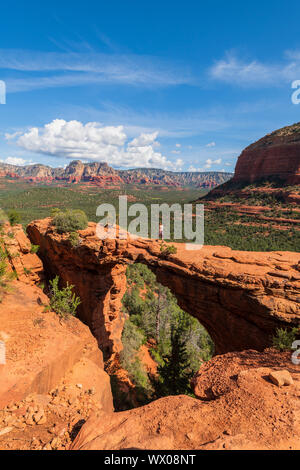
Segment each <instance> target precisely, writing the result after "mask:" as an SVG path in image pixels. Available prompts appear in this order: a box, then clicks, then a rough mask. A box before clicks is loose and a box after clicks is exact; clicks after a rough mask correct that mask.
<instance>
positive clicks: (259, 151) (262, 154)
mask: <svg viewBox="0 0 300 470" xmlns="http://www.w3.org/2000/svg"><path fill="white" fill-rule="evenodd" d="M267 177H276V178H280V179H282V181H283V182H285V183H287V184H291V185H295V184H300V123H297V124H294V125H292V126H287V127H283V128H282V129H279V130H276V131H274V132H272V133H271V134H267V135H266V136H265V137H263V138H262V139H260V140H258V141H257V142H255V143H254V144H252V145H250V146H249V147H247V148H246V149H245V150H243V152H242V153H241V155H240V156H239V158H238V161H237V164H236V167H235V173H234V177H233V180H232V181H248V182H251V183H252V182H254V181H257V180H259V179H261V178H267Z"/></svg>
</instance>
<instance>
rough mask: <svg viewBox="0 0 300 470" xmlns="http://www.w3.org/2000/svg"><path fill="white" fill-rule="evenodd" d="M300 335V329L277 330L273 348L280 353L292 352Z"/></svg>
mask: <svg viewBox="0 0 300 470" xmlns="http://www.w3.org/2000/svg"><path fill="white" fill-rule="evenodd" d="M298 335H299V328H291V329H290V330H287V329H286V328H277V330H276V335H275V336H273V338H272V344H273V347H274V348H276V349H278V350H279V351H285V350H287V349H288V350H291V349H292V344H293V342H294V341H295V340H296V338H297V336H298Z"/></svg>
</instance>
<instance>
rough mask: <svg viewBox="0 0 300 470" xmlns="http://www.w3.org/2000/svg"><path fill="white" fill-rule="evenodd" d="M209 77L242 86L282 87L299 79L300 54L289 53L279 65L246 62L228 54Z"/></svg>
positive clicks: (213, 68) (218, 62)
mask: <svg viewBox="0 0 300 470" xmlns="http://www.w3.org/2000/svg"><path fill="white" fill-rule="evenodd" d="M209 75H210V76H211V77H212V78H213V79H216V80H220V81H223V82H227V83H231V84H237V85H240V86H262V85H265V86H266V85H273V86H280V85H282V84H283V83H286V82H290V81H292V80H294V79H295V78H298V77H299V75H300V52H298V51H288V52H287V53H286V57H285V58H284V59H283V60H282V61H281V62H278V63H262V62H259V61H257V60H252V61H248V62H246V61H242V60H240V59H238V58H237V57H235V56H234V55H232V54H227V55H226V57H225V59H222V60H219V61H217V62H216V63H215V64H214V65H213V66H212V67H211V68H210V70H209Z"/></svg>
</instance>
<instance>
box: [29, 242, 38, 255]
mask: <svg viewBox="0 0 300 470" xmlns="http://www.w3.org/2000/svg"><path fill="white" fill-rule="evenodd" d="M39 247H40V245H33V244H31V248H30V253H37V252H38V251H39Z"/></svg>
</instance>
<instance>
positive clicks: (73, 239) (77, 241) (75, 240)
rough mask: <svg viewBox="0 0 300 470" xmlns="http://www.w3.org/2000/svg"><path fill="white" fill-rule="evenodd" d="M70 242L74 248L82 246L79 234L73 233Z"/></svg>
mask: <svg viewBox="0 0 300 470" xmlns="http://www.w3.org/2000/svg"><path fill="white" fill-rule="evenodd" d="M69 242H70V243H71V246H72V247H73V248H76V247H77V246H79V244H80V238H79V235H78V233H77V232H71V233H70V235H69Z"/></svg>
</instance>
